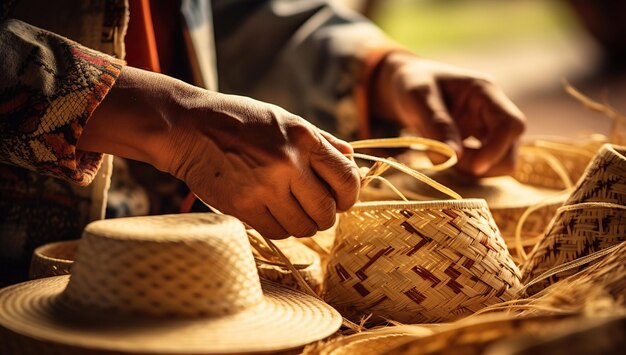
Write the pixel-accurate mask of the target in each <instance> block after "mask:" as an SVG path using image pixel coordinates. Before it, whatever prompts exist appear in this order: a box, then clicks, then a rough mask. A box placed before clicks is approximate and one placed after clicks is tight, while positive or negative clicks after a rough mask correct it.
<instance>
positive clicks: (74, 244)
mask: <svg viewBox="0 0 626 355" xmlns="http://www.w3.org/2000/svg"><path fill="white" fill-rule="evenodd" d="M76 249H78V240H65V241H61V242H54V243H48V244H44V245H42V246H40V247H38V248H37V249H35V251H34V252H33V258H32V259H31V262H30V269H29V271H28V276H29V277H30V279H31V280H34V279H40V278H43V277H50V276H58V275H69V274H70V268H71V267H72V264H73V263H74V256H75V255H76Z"/></svg>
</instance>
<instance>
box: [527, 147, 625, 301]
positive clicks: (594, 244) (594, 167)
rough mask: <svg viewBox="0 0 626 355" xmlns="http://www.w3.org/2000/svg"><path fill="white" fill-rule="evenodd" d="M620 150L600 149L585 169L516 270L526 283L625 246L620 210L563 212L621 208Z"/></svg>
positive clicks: (536, 288)
mask: <svg viewBox="0 0 626 355" xmlns="http://www.w3.org/2000/svg"><path fill="white" fill-rule="evenodd" d="M624 154H626V147H618V146H611V145H605V146H603V147H602V149H601V150H600V152H599V153H598V155H597V156H596V157H595V158H594V160H593V161H592V163H591V164H590V165H589V167H588V168H587V170H586V172H585V175H584V176H583V178H582V179H581V180H580V181H579V182H578V184H577V186H576V188H575V190H574V192H573V193H572V194H571V195H570V197H569V199H568V200H567V201H566V202H565V205H564V208H563V209H562V211H561V213H559V214H557V215H556V216H555V217H554V219H553V220H552V223H551V224H550V225H549V226H548V228H547V229H546V232H545V236H544V238H543V239H542V240H541V241H540V242H539V243H538V244H537V245H536V246H535V248H534V249H533V251H532V252H531V254H530V255H529V259H528V260H527V262H526V263H525V264H524V267H523V269H522V273H523V282H524V283H527V282H529V281H531V280H532V279H533V278H535V277H537V276H538V275H540V274H541V273H543V272H545V271H546V270H548V269H550V268H552V267H554V266H557V265H560V264H562V263H564V262H568V261H570V260H574V259H576V258H579V257H581V256H584V255H588V254H590V253H593V252H596V251H599V250H602V249H604V248H607V247H609V246H612V245H615V244H617V243H619V242H622V241H625V240H626V210H625V209H619V208H611V207H607V206H593V205H591V206H585V207H584V208H575V209H567V207H568V206H576V205H577V204H581V203H612V204H616V205H622V206H624V205H626V157H625V156H624ZM584 267H585V266H584V265H583V266H580V267H578V268H573V269H571V270H568V271H567V272H565V273H560V274H557V275H554V276H553V277H551V278H550V279H547V280H544V281H543V282H541V283H538V284H536V285H534V286H533V287H531V288H530V289H529V293H530V294H533V293H536V292H538V291H540V290H541V289H543V288H545V287H546V286H548V285H550V284H552V283H554V282H557V281H558V280H560V279H562V278H564V277H567V276H569V275H571V274H573V273H576V272H578V271H580V270H582V269H583V268H584Z"/></svg>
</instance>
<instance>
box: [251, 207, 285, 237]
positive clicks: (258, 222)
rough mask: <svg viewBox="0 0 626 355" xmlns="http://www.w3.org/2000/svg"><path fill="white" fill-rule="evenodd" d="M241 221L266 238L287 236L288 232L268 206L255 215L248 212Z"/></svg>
mask: <svg viewBox="0 0 626 355" xmlns="http://www.w3.org/2000/svg"><path fill="white" fill-rule="evenodd" d="M243 221H244V222H245V223H246V224H247V225H249V226H250V227H252V228H254V229H255V230H256V231H257V232H259V233H261V235H262V236H264V237H266V238H269V239H284V238H287V237H289V232H287V231H286V230H285V228H283V227H282V225H281V224H280V223H279V222H278V220H277V219H276V218H275V217H274V216H273V215H272V214H271V212H270V210H269V209H268V208H264V209H263V210H262V211H261V212H260V213H258V214H256V215H250V214H248V215H247V216H246V219H244V220H243Z"/></svg>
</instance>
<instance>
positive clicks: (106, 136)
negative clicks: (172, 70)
mask: <svg viewBox="0 0 626 355" xmlns="http://www.w3.org/2000/svg"><path fill="white" fill-rule="evenodd" d="M100 106H102V107H99V108H98V109H97V110H96V112H95V113H94V116H93V117H92V118H91V119H90V121H89V122H88V124H87V127H86V130H85V132H84V133H83V136H82V137H81V140H80V141H79V148H81V149H86V150H93V151H102V152H107V153H112V154H116V155H121V156H125V157H129V158H133V159H139V160H143V161H146V162H148V163H151V164H153V165H154V166H155V167H157V168H158V169H161V170H164V171H167V172H169V173H171V174H172V175H174V176H176V177H177V178H179V179H181V180H183V181H185V182H186V183H187V185H188V186H189V188H190V189H191V190H192V191H193V192H194V193H196V194H197V195H198V196H199V197H200V198H201V199H202V200H203V201H205V202H207V203H209V204H211V205H212V206H214V207H216V208H217V209H219V210H220V211H222V212H223V213H226V214H230V215H233V216H235V217H237V218H239V219H240V220H242V221H243V222H246V223H247V224H248V225H250V226H251V227H253V228H255V229H257V230H258V231H259V232H260V233H261V234H263V235H264V236H266V237H269V238H283V237H287V236H289V235H293V236H297V237H304V236H311V235H313V234H314V233H315V232H316V231H318V230H323V229H327V228H330V227H331V226H332V225H333V224H334V222H335V214H336V212H337V210H339V211H341V210H346V209H348V208H350V207H351V206H352V205H353V204H354V203H355V202H356V199H357V196H358V192H359V187H360V184H359V176H358V171H357V167H356V165H355V164H354V162H353V161H351V160H350V159H348V158H346V157H345V155H344V154H345V153H350V152H352V148H351V147H350V145H349V144H347V143H346V142H343V141H341V140H339V139H337V138H335V137H333V136H331V135H330V134H328V133H326V132H323V131H320V130H319V129H317V128H315V127H314V126H313V125H311V124H310V123H308V122H306V121H305V120H304V119H302V118H300V117H298V116H295V115H292V114H290V113H289V112H287V111H285V110H283V109H281V108H279V107H277V106H274V105H270V104H266V103H263V102H260V101H256V100H252V99H249V98H245V97H239V96H232V95H223V94H219V93H215V92H209V91H206V90H202V89H199V88H196V87H193V86H191V85H187V84H184V83H182V82H180V81H177V80H174V79H171V78H169V77H166V76H163V75H158V74H154V73H149V72H145V71H141V70H138V69H134V68H130V67H127V68H124V70H123V72H122V77H120V79H118V82H117V83H116V85H115V86H114V88H113V89H112V90H111V92H110V93H109V96H108V97H107V98H106V99H105V100H104V101H103V103H102V104H101V105H100ZM112 127H115V129H114V131H115V132H107V131H112V129H111V128H112ZM116 132H117V133H116ZM124 132H126V133H124Z"/></svg>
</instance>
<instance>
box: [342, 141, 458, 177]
mask: <svg viewBox="0 0 626 355" xmlns="http://www.w3.org/2000/svg"><path fill="white" fill-rule="evenodd" d="M350 145H351V146H352V148H354V149H364V148H410V149H413V150H421V151H427V150H429V151H433V152H435V153H439V154H442V155H444V156H447V157H448V160H446V161H445V162H443V163H441V164H437V165H433V166H431V167H428V168H427V170H429V171H442V170H446V169H448V168H450V167H452V166H453V165H455V164H456V163H457V161H458V159H457V156H456V153H455V152H454V149H452V148H451V147H450V146H449V145H447V144H445V143H442V142H439V141H436V140H432V139H428V138H422V137H400V138H380V139H364V140H360V141H353V142H350Z"/></svg>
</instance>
